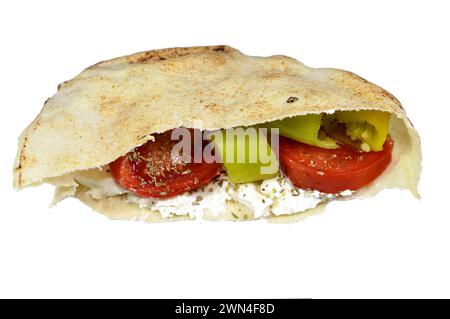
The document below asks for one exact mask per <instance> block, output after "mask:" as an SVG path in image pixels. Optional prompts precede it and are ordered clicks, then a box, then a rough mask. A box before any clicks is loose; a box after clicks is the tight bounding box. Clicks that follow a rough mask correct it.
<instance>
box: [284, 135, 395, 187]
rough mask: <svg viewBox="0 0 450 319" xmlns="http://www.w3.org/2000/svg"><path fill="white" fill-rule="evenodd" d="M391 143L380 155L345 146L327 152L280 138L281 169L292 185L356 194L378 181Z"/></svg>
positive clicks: (389, 153) (386, 160)
mask: <svg viewBox="0 0 450 319" xmlns="http://www.w3.org/2000/svg"><path fill="white" fill-rule="evenodd" d="M392 148H393V141H392V140H391V139H390V138H388V139H387V140H386V142H385V143H384V146H383V150H382V151H380V152H367V153H360V152H355V151H353V150H350V149H348V148H346V147H344V146H341V147H339V148H337V149H334V150H330V149H324V148H320V147H315V146H311V145H307V144H303V143H300V142H296V141H293V140H291V139H288V138H285V137H282V136H280V155H279V158H280V165H281V168H282V170H283V172H284V174H285V175H286V176H287V177H288V178H289V179H290V180H291V182H292V183H293V184H294V185H295V186H297V187H299V188H303V189H314V190H318V191H321V192H324V193H338V192H341V191H344V190H347V189H349V190H356V189H358V188H361V187H362V186H365V185H367V184H369V183H370V182H372V181H373V180H374V179H375V178H377V177H378V176H379V175H380V174H381V173H383V171H384V170H385V169H386V167H387V166H388V165H389V163H390V162H391V157H392Z"/></svg>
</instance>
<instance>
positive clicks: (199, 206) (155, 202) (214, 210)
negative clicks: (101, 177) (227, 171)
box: [128, 179, 230, 218]
mask: <svg viewBox="0 0 450 319" xmlns="http://www.w3.org/2000/svg"><path fill="white" fill-rule="evenodd" d="M227 187H228V181H226V180H222V179H217V180H214V181H212V182H210V183H209V184H208V185H206V186H204V187H200V188H198V189H196V190H194V191H192V192H190V193H184V194H182V195H178V196H175V197H171V198H162V199H158V198H143V197H138V196H136V195H134V194H132V193H128V201H129V202H131V203H135V204H138V205H139V207H141V208H147V209H150V210H152V211H159V212H160V214H161V216H162V217H163V218H168V217H171V216H173V215H178V216H182V215H189V216H190V217H195V218H202V217H203V216H204V215H205V214H213V215H217V214H218V213H219V212H222V211H224V210H225V206H226V203H227V200H230V195H229V194H228V193H227V191H226V188H227Z"/></svg>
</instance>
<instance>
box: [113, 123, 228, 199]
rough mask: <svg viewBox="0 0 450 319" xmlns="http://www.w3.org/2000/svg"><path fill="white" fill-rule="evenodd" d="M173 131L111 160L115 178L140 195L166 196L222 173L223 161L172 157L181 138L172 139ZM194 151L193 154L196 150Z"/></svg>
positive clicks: (124, 186)
mask: <svg viewBox="0 0 450 319" xmlns="http://www.w3.org/2000/svg"><path fill="white" fill-rule="evenodd" d="M191 133H193V131H192V132H191ZM171 134H172V131H167V132H164V133H161V134H156V135H155V141H153V142H152V141H149V142H147V143H145V144H144V145H142V146H139V147H137V148H136V149H135V150H134V151H132V152H129V153H128V154H126V155H125V156H122V157H119V158H118V159H117V160H115V161H114V162H112V163H111V164H109V166H110V168H111V174H112V176H113V177H114V179H115V180H116V182H117V183H118V184H119V185H121V186H122V187H123V188H126V189H128V190H130V191H132V192H134V193H136V194H137V195H139V196H142V197H159V198H163V197H171V196H175V195H178V194H182V193H184V192H188V191H191V190H193V189H195V188H197V187H199V186H201V185H204V184H206V183H208V182H209V181H210V180H211V179H213V178H214V177H216V176H217V175H218V174H219V173H220V170H221V169H222V165H221V164H220V163H206V162H201V163H193V160H192V159H191V163H183V162H182V161H180V157H172V155H171V151H172V147H173V146H174V145H175V144H176V143H178V141H173V140H171ZM191 136H193V134H191ZM192 144H193V143H192ZM200 147H203V146H200ZM191 154H192V157H193V154H194V152H193V150H192V152H191Z"/></svg>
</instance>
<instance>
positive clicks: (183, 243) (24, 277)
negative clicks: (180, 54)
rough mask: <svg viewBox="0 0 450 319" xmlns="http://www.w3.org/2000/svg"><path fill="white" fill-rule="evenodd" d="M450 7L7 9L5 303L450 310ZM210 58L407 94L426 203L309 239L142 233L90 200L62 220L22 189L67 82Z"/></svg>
mask: <svg viewBox="0 0 450 319" xmlns="http://www.w3.org/2000/svg"><path fill="white" fill-rule="evenodd" d="M447 4H448V2H447V1H423V2H416V1H404V2H402V1H395V2H394V1H379V0H378V1H373V2H369V1H311V2H309V3H301V2H299V1H280V0H278V1H272V2H268V1H246V2H244V1H242V0H241V1H236V2H234V1H220V2H218V1H198V2H194V1H192V2H191V3H188V1H179V2H174V1H155V2H153V3H152V2H150V1H142V2H138V1H123V2H116V1H105V2H100V1H98V2H94V1H86V2H82V1H74V2H65V1H54V2H50V1H28V2H25V1H10V2H9V4H6V1H2V2H1V5H0V6H1V7H0V34H1V38H0V41H1V42H0V45H1V51H0V66H1V69H0V81H1V83H0V88H1V99H0V101H1V104H2V105H1V108H0V112H1V115H0V130H1V137H2V145H1V146H2V148H1V151H0V154H1V157H0V196H1V212H0V297H183V298H188V297H193V298H194V297H213V298H214V297H313V298H318V297H364V298H365V297H450V288H449V287H450V256H449V244H450V209H449V208H448V207H449V204H448V197H449V196H450V195H449V194H450V193H449V191H448V189H447V187H448V181H449V177H450V176H449V171H448V170H449V168H448V167H449V165H448V163H449V151H448V148H449V146H448V140H449V136H448V132H449V129H450V112H449V108H450V105H449V95H450V81H449V74H450V67H449V56H450V50H449V48H450V46H449V30H450V23H449V14H450V10H449V7H448V5H447ZM207 44H229V45H232V46H234V47H236V48H238V49H240V50H241V51H243V52H244V53H247V54H251V55H272V54H285V55H289V56H292V57H295V58H297V59H299V60H301V61H303V62H304V63H305V64H307V65H310V66H315V67H328V66H330V67H337V68H343V69H348V70H351V71H353V72H356V73H357V74H359V75H361V76H363V77H365V78H367V79H369V80H370V81H372V82H375V83H377V84H379V85H381V86H382V87H384V88H385V89H387V90H389V91H390V92H392V93H393V94H394V95H395V96H397V97H398V98H399V99H400V100H401V101H402V103H403V104H404V106H405V108H406V110H407V112H408V114H409V116H410V118H411V120H412V121H413V123H414V124H415V126H416V128H417V130H418V131H419V133H420V135H421V137H422V144H423V157H424V158H423V175H422V181H421V187H420V189H421V192H422V195H423V199H422V200H421V201H418V200H416V199H415V198H414V197H413V196H412V195H410V194H409V193H408V192H402V191H395V190H391V191H385V192H383V193H381V194H379V196H377V197H376V198H373V199H370V200H354V201H349V202H337V203H331V204H330V205H329V206H328V208H327V210H326V212H325V213H323V214H320V215H318V216H314V217H311V218H308V219H306V220H305V221H303V222H300V223H296V224H293V225H273V224H267V223H264V222H245V223H232V222H229V223H198V222H186V223H167V224H142V223H137V222H121V221H110V220H107V219H106V218H104V217H103V216H101V215H99V214H97V213H94V212H92V211H91V210H90V209H89V208H87V207H85V206H84V205H83V204H81V203H80V202H78V201H76V200H74V199H69V200H65V201H63V202H62V203H61V204H60V205H58V206H57V207H56V208H52V209H49V208H48V206H49V203H50V200H51V197H52V189H51V187H49V186H41V187H39V188H32V189H25V190H23V191H20V192H15V191H14V190H13V189H12V166H13V160H14V156H15V152H16V147H17V137H18V136H19V134H20V132H21V131H22V129H23V128H25V126H26V125H28V124H29V122H30V121H31V120H32V119H33V118H34V117H35V116H36V115H37V113H38V112H39V111H40V109H41V107H42V104H43V102H44V101H45V99H46V98H47V97H49V96H51V95H53V94H54V93H55V91H56V86H57V84H58V83H60V82H62V81H64V80H67V79H70V78H71V77H73V76H75V75H76V74H77V73H79V72H80V71H81V70H82V69H83V68H85V67H87V66H89V65H91V64H94V63H95V62H98V61H100V60H104V59H108V58H112V57H115V56H120V55H124V54H128V53H133V52H135V51H141V50H147V49H155V48H164V47H173V46H191V45H207ZM169 107H170V106H169ZM111 143H114V141H111Z"/></svg>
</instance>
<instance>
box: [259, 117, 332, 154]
mask: <svg viewBox="0 0 450 319" xmlns="http://www.w3.org/2000/svg"><path fill="white" fill-rule="evenodd" d="M321 124H322V114H307V115H300V116H294V117H290V118H285V119H283V120H278V121H273V122H269V123H263V124H261V126H263V127H269V128H278V129H279V130H280V135H282V136H286V137H289V138H290V139H293V140H296V141H299V142H302V143H305V144H309V145H314V146H318V147H322V148H329V149H334V148H337V147H338V145H337V144H336V142H335V141H334V140H333V139H331V138H329V137H328V136H320V134H319V130H320V126H321Z"/></svg>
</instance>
